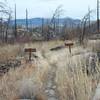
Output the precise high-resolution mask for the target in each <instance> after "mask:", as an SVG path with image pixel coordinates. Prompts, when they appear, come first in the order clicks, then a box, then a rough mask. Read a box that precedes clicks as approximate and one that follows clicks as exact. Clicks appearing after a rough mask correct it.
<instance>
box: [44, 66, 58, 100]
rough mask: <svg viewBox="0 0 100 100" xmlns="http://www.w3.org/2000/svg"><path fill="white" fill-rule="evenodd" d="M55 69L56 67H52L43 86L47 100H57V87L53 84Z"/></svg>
mask: <svg viewBox="0 0 100 100" xmlns="http://www.w3.org/2000/svg"><path fill="white" fill-rule="evenodd" d="M56 69H57V67H56V66H52V68H51V69H50V71H49V73H48V76H47V81H46V84H45V93H46V95H47V98H48V100H59V97H58V91H57V86H56V83H55V78H56Z"/></svg>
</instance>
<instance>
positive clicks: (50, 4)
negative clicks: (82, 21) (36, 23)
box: [1, 0, 96, 18]
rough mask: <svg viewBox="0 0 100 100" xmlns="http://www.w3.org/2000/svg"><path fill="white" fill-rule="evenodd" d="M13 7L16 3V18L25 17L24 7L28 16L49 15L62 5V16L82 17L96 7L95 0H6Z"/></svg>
mask: <svg viewBox="0 0 100 100" xmlns="http://www.w3.org/2000/svg"><path fill="white" fill-rule="evenodd" d="M1 1H2V0H1ZM7 1H8V4H9V6H10V7H11V8H12V9H14V4H15V3H16V5H17V18H25V9H26V8H27V9H28V13H29V18H33V17H51V16H52V14H53V12H54V11H55V9H56V8H57V7H58V6H59V5H62V9H63V10H64V11H63V14H62V17H63V16H67V17H72V18H82V17H83V16H84V15H85V14H86V13H87V11H88V6H90V8H91V9H96V0H7Z"/></svg>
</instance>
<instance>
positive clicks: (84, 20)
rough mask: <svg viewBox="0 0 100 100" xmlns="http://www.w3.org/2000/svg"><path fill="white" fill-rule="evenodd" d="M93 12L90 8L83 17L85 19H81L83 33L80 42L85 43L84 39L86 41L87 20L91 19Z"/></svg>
mask: <svg viewBox="0 0 100 100" xmlns="http://www.w3.org/2000/svg"><path fill="white" fill-rule="evenodd" d="M92 12H93V10H89V12H88V13H87V14H86V15H85V16H84V17H83V19H82V21H81V29H82V32H81V33H82V34H81V35H80V37H79V41H80V44H83V41H84V38H85V34H86V27H87V26H88V25H87V22H89V21H90V14H91V13H92Z"/></svg>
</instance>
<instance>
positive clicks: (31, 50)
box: [24, 48, 36, 61]
mask: <svg viewBox="0 0 100 100" xmlns="http://www.w3.org/2000/svg"><path fill="white" fill-rule="evenodd" d="M24 51H25V52H29V61H31V56H32V52H36V48H25V50H24Z"/></svg>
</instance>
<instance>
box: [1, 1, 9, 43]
mask: <svg viewBox="0 0 100 100" xmlns="http://www.w3.org/2000/svg"><path fill="white" fill-rule="evenodd" d="M0 14H1V18H0V19H1V20H0V31H1V35H0V36H1V39H2V42H7V40H8V28H9V23H10V19H11V9H10V7H8V6H7V5H6V4H5V3H2V2H0Z"/></svg>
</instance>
